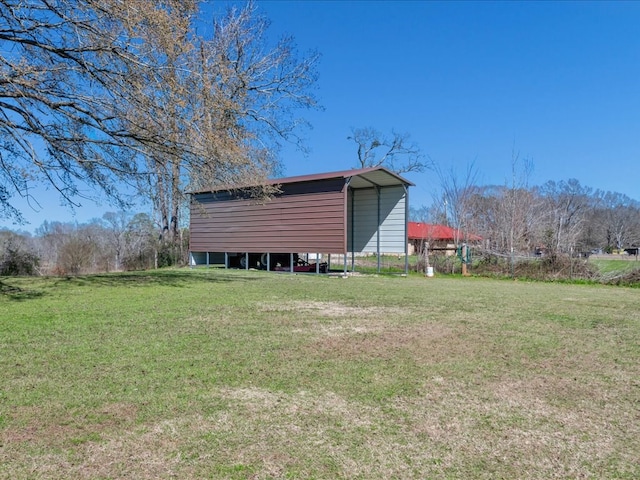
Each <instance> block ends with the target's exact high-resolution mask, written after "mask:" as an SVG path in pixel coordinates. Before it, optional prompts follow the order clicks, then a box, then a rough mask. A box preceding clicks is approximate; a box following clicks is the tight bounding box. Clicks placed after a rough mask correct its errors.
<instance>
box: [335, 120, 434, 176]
mask: <svg viewBox="0 0 640 480" xmlns="http://www.w3.org/2000/svg"><path fill="white" fill-rule="evenodd" d="M347 139H348V140H353V142H355V144H356V145H357V147H358V150H357V154H358V168H366V167H386V168H388V169H389V170H391V171H392V172H395V173H406V172H422V171H424V170H425V168H427V166H428V163H427V162H426V161H425V157H424V155H423V154H422V153H421V151H420V148H419V147H418V145H417V144H416V143H414V142H412V141H411V139H410V135H409V134H408V133H398V132H395V131H392V132H391V135H383V134H382V133H381V132H379V131H378V130H376V129H374V128H372V127H365V128H352V129H351V135H350V136H348V137H347Z"/></svg>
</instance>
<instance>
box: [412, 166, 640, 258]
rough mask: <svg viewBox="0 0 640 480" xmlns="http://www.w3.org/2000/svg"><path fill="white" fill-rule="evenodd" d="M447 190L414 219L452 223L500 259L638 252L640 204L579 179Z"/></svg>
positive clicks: (465, 184) (461, 187)
mask: <svg viewBox="0 0 640 480" xmlns="http://www.w3.org/2000/svg"><path fill="white" fill-rule="evenodd" d="M460 184H462V185H458V188H453V189H450V190H447V189H444V192H445V193H444V194H443V196H442V198H441V199H438V201H435V202H434V203H433V205H432V206H431V207H422V208H418V209H412V211H411V216H412V218H413V219H414V220H418V221H426V222H432V223H442V224H448V225H450V226H453V227H456V228H459V229H460V231H461V238H460V239H459V240H458V242H460V243H462V242H465V234H469V233H473V234H476V235H480V236H481V237H482V238H483V241H482V242H481V245H480V246H479V249H480V250H483V251H484V252H485V253H488V254H494V255H498V256H500V255H501V256H511V255H518V256H532V255H539V256H546V257H551V258H555V257H558V256H567V255H574V256H575V255H588V254H590V253H596V252H600V251H602V252H603V253H605V252H607V253H612V252H620V251H624V250H625V249H627V250H630V251H631V252H634V250H635V249H636V248H637V247H639V246H640V202H638V201H636V200H634V199H631V198H629V197H628V196H626V195H623V194H620V193H615V192H604V191H601V190H594V189H592V188H590V187H586V186H583V185H581V184H580V182H579V181H578V180H576V179H570V180H567V181H559V182H555V181H549V182H547V183H545V184H544V185H542V186H535V187H526V186H522V185H516V184H514V185H511V186H495V185H487V186H478V185H474V184H467V183H465V182H460Z"/></svg>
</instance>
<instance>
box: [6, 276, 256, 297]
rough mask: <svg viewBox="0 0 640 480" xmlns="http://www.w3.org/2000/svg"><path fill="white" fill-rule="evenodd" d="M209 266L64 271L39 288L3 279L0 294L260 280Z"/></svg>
mask: <svg viewBox="0 0 640 480" xmlns="http://www.w3.org/2000/svg"><path fill="white" fill-rule="evenodd" d="M216 270H220V269H211V270H198V271H194V270H190V269H184V270H146V271H139V272H118V273H103V274H93V275H67V276H63V277H50V280H51V283H48V284H47V285H45V286H44V288H42V289H36V288H34V289H27V288H22V287H18V286H14V285H10V284H9V283H6V281H1V280H0V296H4V297H5V298H8V299H10V300H14V301H25V300H32V299H36V298H40V297H43V296H45V295H47V293H46V289H47V288H51V287H53V288H63V287H65V286H72V285H73V286H80V287H92V286H95V287H122V286H127V287H133V288H135V287H144V286H153V285H157V286H164V287H175V288H189V286H191V285H194V284H201V283H210V284H219V283H231V282H235V283H242V282H252V281H257V280H263V278H261V277H259V276H251V275H247V274H245V273H240V272H237V271H236V272H231V273H229V272H227V271H216Z"/></svg>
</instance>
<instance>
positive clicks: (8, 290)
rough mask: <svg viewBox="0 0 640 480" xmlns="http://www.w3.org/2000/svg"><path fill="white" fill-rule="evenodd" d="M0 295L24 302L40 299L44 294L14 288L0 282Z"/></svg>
mask: <svg viewBox="0 0 640 480" xmlns="http://www.w3.org/2000/svg"><path fill="white" fill-rule="evenodd" d="M0 295H2V296H5V297H7V298H9V299H11V300H16V301H24V300H30V299H33V298H40V297H42V296H43V295H44V294H43V293H42V292H39V291H36V290H26V289H24V288H20V287H15V286H13V285H9V284H7V283H5V282H2V281H0Z"/></svg>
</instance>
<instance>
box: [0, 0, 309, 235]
mask: <svg viewBox="0 0 640 480" xmlns="http://www.w3.org/2000/svg"><path fill="white" fill-rule="evenodd" d="M198 7H199V2H197V1H195V0H191V1H183V0H162V1H158V2H148V1H147V0H126V1H124V0H99V1H98V0H79V1H76V0H57V1H55V2H53V1H49V0H33V1H30V2H24V1H20V0H0V51H1V52H2V54H1V56H0V215H1V216H4V217H12V218H14V219H16V220H20V219H21V217H20V212H19V211H18V210H17V209H16V208H15V207H14V205H13V203H12V198H13V197H15V196H23V197H27V198H28V199H30V200H31V201H33V202H37V196H35V195H34V193H33V189H34V186H36V185H40V184H42V183H43V182H44V183H46V184H49V185H52V186H53V187H54V188H55V189H57V190H58V192H59V193H60V195H61V197H62V198H63V199H64V200H65V201H66V202H67V203H68V204H70V205H74V204H76V203H77V200H78V198H79V197H80V196H81V195H80V189H79V186H82V185H84V184H89V185H91V186H95V187H100V188H101V190H102V191H104V192H106V193H107V194H108V195H110V196H111V197H113V198H114V199H116V200H119V201H123V200H126V198H124V197H123V196H122V195H121V190H120V189H119V188H118V187H119V186H121V185H122V184H123V182H124V183H125V184H128V185H131V186H134V187H135V188H140V187H141V186H145V191H144V193H145V194H146V195H147V196H148V198H150V199H152V201H153V202H154V205H155V207H156V210H157V212H158V216H159V223H160V224H161V227H162V229H163V231H171V232H173V233H175V232H176V231H177V228H178V223H179V218H178V217H179V211H180V205H182V202H183V200H184V192H185V190H186V189H188V188H208V187H210V186H212V185H216V184H218V185H219V184H225V185H230V186H233V185H237V184H240V183H252V184H255V183H260V180H261V179H263V178H264V177H265V176H266V175H268V173H269V172H270V168H271V167H272V166H273V164H274V162H275V156H274V154H273V153H274V151H275V150H274V149H275V148H277V145H278V142H279V141H280V140H289V141H294V142H295V141H297V140H299V137H297V136H296V135H297V133H298V131H299V130H298V127H299V126H300V121H299V120H298V119H297V118H296V117H295V115H294V114H293V113H294V112H295V111H296V109H298V108H300V107H303V108H306V107H314V106H316V103H315V99H314V98H313V96H312V95H311V93H310V90H311V87H312V85H313V84H314V82H315V79H316V77H315V71H314V67H315V64H316V61H317V58H318V56H317V54H315V53H311V54H309V55H308V56H306V57H304V58H302V59H301V60H298V58H297V56H296V52H295V49H294V48H293V47H294V46H293V42H292V40H291V39H290V38H284V39H283V40H282V41H281V42H280V43H278V44H276V45H275V46H274V47H272V48H269V47H268V45H267V41H266V35H265V31H266V28H267V26H268V21H267V20H266V19H264V18H263V17H261V16H260V15H258V14H257V11H256V7H255V5H253V4H251V3H249V4H247V5H246V6H245V7H243V8H240V9H234V8H232V9H230V10H229V11H228V13H227V14H226V15H225V16H223V17H220V18H217V19H215V21H214V24H213V25H212V27H211V28H210V29H203V31H209V32H212V33H211V34H210V36H209V37H204V36H199V35H197V34H196V29H195V27H194V25H195V23H196V20H197V19H198V17H197V16H198V14H199V10H198ZM130 191H131V190H130Z"/></svg>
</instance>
